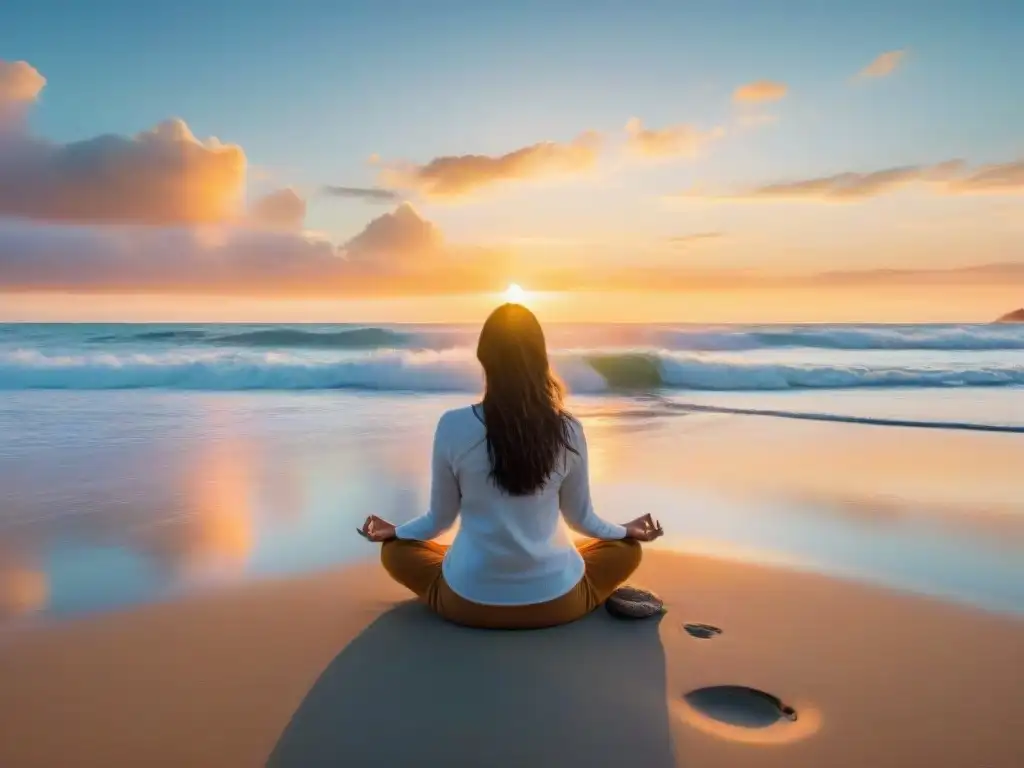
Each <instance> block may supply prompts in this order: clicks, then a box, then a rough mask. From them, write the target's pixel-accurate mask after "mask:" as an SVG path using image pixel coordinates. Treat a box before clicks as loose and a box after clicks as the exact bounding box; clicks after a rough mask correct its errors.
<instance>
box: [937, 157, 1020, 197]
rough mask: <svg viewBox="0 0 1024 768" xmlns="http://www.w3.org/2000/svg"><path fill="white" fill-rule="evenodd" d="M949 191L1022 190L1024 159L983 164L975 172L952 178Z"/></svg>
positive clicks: (963, 192) (958, 192) (962, 192)
mask: <svg viewBox="0 0 1024 768" xmlns="http://www.w3.org/2000/svg"><path fill="white" fill-rule="evenodd" d="M946 191H947V192H951V193H954V194H968V193H971V192H993V193H998V192H1021V191H1024V160H1017V161H1015V162H1010V163H993V164H991V165H983V166H981V167H979V168H978V169H976V170H974V171H973V172H971V173H969V174H967V175H966V176H962V177H960V178H955V179H952V180H950V182H949V184H948V185H947V188H946Z"/></svg>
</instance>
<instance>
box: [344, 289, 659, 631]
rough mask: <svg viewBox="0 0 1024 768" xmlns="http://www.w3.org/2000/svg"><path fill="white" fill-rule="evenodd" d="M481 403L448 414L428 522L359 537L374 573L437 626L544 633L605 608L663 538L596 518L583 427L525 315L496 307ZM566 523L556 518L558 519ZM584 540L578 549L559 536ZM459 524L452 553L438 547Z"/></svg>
mask: <svg viewBox="0 0 1024 768" xmlns="http://www.w3.org/2000/svg"><path fill="white" fill-rule="evenodd" d="M477 358H478V359H479V361H480V363H481V365H482V366H483V370H484V375H485V378H486V390H485V393H484V397H483V401H482V402H481V403H479V404H476V405H472V406H469V407H466V408H460V409H457V410H453V411H449V412H447V413H445V414H444V416H442V417H441V420H440V422H439V423H438V425H437V432H436V434H435V435H434V449H433V467H432V485H431V491H430V511H429V512H427V513H426V514H425V515H422V516H420V517H417V518H415V519H414V520H411V521H409V522H407V523H404V524H403V525H399V526H397V527H396V526H394V525H392V524H391V523H389V522H387V521H386V520H382V519H381V518H379V517H376V516H371V517H369V518H367V520H366V522H365V523H364V525H363V528H362V533H363V534H364V535H365V536H366V537H367V538H369V539H370V540H371V541H379V542H382V544H383V547H382V550H381V561H382V562H383V564H384V568H385V569H387V571H388V573H389V574H391V576H392V578H394V579H395V580H396V581H398V582H399V583H401V584H403V585H405V586H406V587H408V588H409V589H411V590H412V591H413V592H414V593H416V595H417V596H418V597H420V598H421V599H422V600H424V601H425V602H426V603H427V605H429V606H430V608H431V609H433V610H434V611H435V612H436V613H438V614H440V615H441V616H443V617H444V618H446V619H448V620H450V621H453V622H456V623H458V624H463V625H467V626H474V627H489V628H505V629H515V628H521V629H525V628H538V627H549V626H553V625H556V624H564V623H567V622H570V621H574V620H576V619H578V618H580V617H582V616H584V615H585V614H587V613H589V612H590V611H592V610H593V609H594V608H596V607H597V606H599V605H600V604H601V603H603V602H604V601H605V600H606V599H607V598H608V596H609V595H611V593H612V592H613V591H614V590H615V589H616V588H617V587H618V586H619V585H620V584H622V582H623V581H625V580H626V578H627V577H629V575H630V574H631V573H633V571H634V570H636V568H637V566H638V565H639V564H640V554H641V553H640V543H639V542H641V541H653V540H654V539H656V538H658V537H659V536H661V535H662V529H661V526H660V525H657V524H655V522H654V521H653V520H652V519H651V517H650V515H645V516H643V517H640V518H638V519H636V520H634V521H632V522H630V523H626V524H625V525H616V524H614V523H609V522H607V521H605V520H603V519H601V518H600V517H598V516H597V515H596V514H595V513H594V509H593V506H592V504H591V500H590V481H589V476H588V471H587V442H586V438H585V437H584V435H583V427H582V425H581V424H580V423H579V422H578V421H577V420H576V419H574V418H573V417H572V416H571V415H569V413H568V412H567V411H566V410H565V408H564V406H563V404H562V396H563V390H562V386H561V384H560V383H559V381H558V380H557V379H556V378H555V376H554V375H553V373H552V371H551V368H550V366H549V364H548V355H547V348H546V345H545V341H544V332H543V331H542V330H541V327H540V323H538V322H537V318H536V317H534V315H533V313H531V312H530V311H529V310H528V309H526V308H525V307H523V306H520V305H518V304H505V305H503V306H501V307H498V309H496V310H495V311H494V312H493V313H492V314H491V316H490V317H489V318H488V319H487V322H486V323H484V327H483V330H482V331H481V333H480V341H479V345H478V347H477ZM560 513H561V514H560ZM563 516H564V518H565V521H566V522H567V523H568V525H569V527H570V528H572V529H573V530H575V531H577V532H579V533H582V534H584V535H586V536H589V537H591V538H590V539H588V540H586V541H583V542H580V543H579V544H576V545H573V543H572V541H571V539H570V537H569V535H568V532H567V531H566V530H565V528H564V526H562V525H561V524H560V522H561V520H560V518H561V517H563ZM457 518H461V521H460V526H459V530H458V533H457V534H456V536H455V540H454V542H453V543H452V545H451V546H450V547H446V546H443V545H441V544H437V543H436V542H434V541H432V539H434V538H436V537H437V536H439V535H440V534H442V533H444V532H445V531H447V530H448V529H449V528H451V527H452V525H454V523H455V521H456V519H457Z"/></svg>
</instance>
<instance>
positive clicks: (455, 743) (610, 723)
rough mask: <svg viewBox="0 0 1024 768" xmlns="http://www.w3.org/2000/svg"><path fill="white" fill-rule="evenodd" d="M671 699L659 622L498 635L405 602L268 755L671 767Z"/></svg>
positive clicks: (280, 764)
mask: <svg viewBox="0 0 1024 768" xmlns="http://www.w3.org/2000/svg"><path fill="white" fill-rule="evenodd" d="M267 694H268V695H272V694H273V692H272V691H268V692H267ZM665 697H666V694H665V659H664V652H663V650H662V646H661V641H660V639H659V636H658V619H649V620H645V621H635V622H630V621H621V620H616V619H613V618H611V617H609V616H608V615H607V614H606V613H605V612H604V611H596V612H595V613H594V614H591V615H590V616H588V617H587V618H585V619H583V620H581V621H578V622H576V623H574V624H569V625H567V626H563V627H557V628H554V629H546V630H539V631H528V632H497V631H483V630H473V629H463V628H460V627H456V626H453V625H450V624H446V623H444V622H442V621H440V620H439V619H437V618H436V617H434V616H433V615H431V614H430V613H429V612H428V611H427V609H426V608H424V607H422V606H420V605H418V604H416V603H407V604H403V605H400V606H398V607H397V608H395V609H393V610H391V611H389V612H388V613H386V614H384V615H383V616H381V617H380V618H379V619H377V620H376V621H375V622H374V623H373V624H371V625H370V626H369V627H367V628H366V630H364V631H363V632H362V634H360V635H359V636H358V637H357V638H356V639H355V640H353V641H352V642H351V643H350V644H349V645H348V646H347V647H346V648H345V649H344V650H342V652H341V653H340V654H338V656H337V657H335V659H334V660H333V661H332V662H331V663H330V664H329V665H328V667H327V668H326V669H325V670H324V672H323V674H321V675H320V678H319V679H318V680H317V682H316V684H315V685H314V686H313V688H312V689H311V690H310V692H309V693H308V694H307V696H306V698H305V700H304V701H303V702H302V704H301V705H300V706H299V708H298V710H297V711H296V712H295V714H294V715H293V716H292V720H291V722H290V723H289V724H288V727H287V728H285V731H284V733H283V734H282V736H281V737H280V739H279V740H278V743H277V746H276V747H275V748H274V751H273V753H272V754H271V756H270V759H269V761H268V766H270V767H271V768H310V766H314V767H315V766H353V767H357V766H389V767H397V766H441V765H444V766H489V768H502V766H510V767H511V766H516V768H519V767H520V766H538V767H544V766H568V765H637V766H644V767H645V768H668V767H669V766H674V765H675V760H674V758H673V750H672V738H671V734H670V731H669V724H668V710H667V707H666V698H665Z"/></svg>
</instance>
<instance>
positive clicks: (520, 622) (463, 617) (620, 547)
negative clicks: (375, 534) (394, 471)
mask: <svg viewBox="0 0 1024 768" xmlns="http://www.w3.org/2000/svg"><path fill="white" fill-rule="evenodd" d="M576 548H577V549H578V550H579V553H580V554H581V555H582V556H583V562H584V563H585V564H586V571H585V573H584V575H583V578H582V579H581V580H580V582H579V583H578V584H577V585H576V586H575V587H573V589H572V590H571V591H570V592H568V593H567V594H564V595H562V596H561V597H557V598H555V599H554V600H549V601H548V602H546V603H534V604H532V605H483V604H481V603H474V602H471V601H469V600H466V599H465V598H463V597H459V596H458V595H457V594H455V593H454V592H452V590H451V588H450V587H449V586H448V584H446V583H445V580H444V576H442V574H441V562H442V561H443V560H444V554H445V552H447V551H448V547H447V546H445V545H443V544H437V543H435V542H433V541H412V540H410V539H391V540H390V541H385V542H384V544H383V545H382V546H381V553H380V559H381V563H383V565H384V568H385V569H386V570H387V572H388V573H389V574H391V578H393V579H394V580H395V581H397V582H398V583H399V584H402V585H403V586H405V587H408V588H409V589H410V590H412V591H413V592H414V593H415V594H416V596H417V597H419V598H420V599H421V600H422V601H423V602H425V603H426V604H427V605H428V606H430V608H431V610H433V611H434V612H435V613H437V614H438V615H439V616H441V617H443V618H445V619H447V620H448V621H451V622H454V623H456V624H462V625H464V626H467V627H481V628H486V629H539V628H541V627H553V626H556V625H558V624H567V623H569V622H570V621H575V620H576V619H579V618H582V617H583V616H585V615H586V614H588V613H590V612H591V611H592V610H594V609H595V608H597V606H599V605H601V603H603V602H604V601H605V600H606V599H608V596H609V595H611V593H612V592H614V591H615V589H616V588H617V587H618V586H619V585H620V584H622V582H624V581H625V580H626V579H627V578H629V576H630V574H631V573H633V571H635V570H636V569H637V566H638V565H640V556H641V550H640V544H639V543H638V542H636V541H633V540H632V539H624V540H621V541H598V540H594V539H589V540H587V541H583V542H580V543H579V544H578V545H577V547H576Z"/></svg>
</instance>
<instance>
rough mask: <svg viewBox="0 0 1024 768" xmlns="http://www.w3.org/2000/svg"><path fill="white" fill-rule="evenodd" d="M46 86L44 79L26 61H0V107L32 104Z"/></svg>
mask: <svg viewBox="0 0 1024 768" xmlns="http://www.w3.org/2000/svg"><path fill="white" fill-rule="evenodd" d="M45 85H46V78H45V77H43V76H42V75H41V74H39V72H38V71H37V70H36V68H35V67H33V66H32V65H31V64H29V63H28V62H27V61H2V60H0V105H4V104H13V103H18V102H32V101H35V100H36V98H37V97H38V96H39V93H40V92H41V91H42V90H43V86H45Z"/></svg>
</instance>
